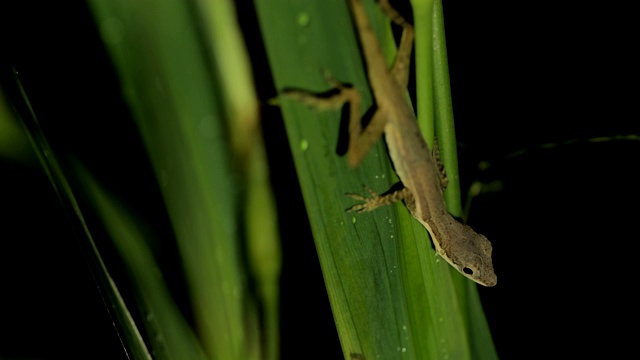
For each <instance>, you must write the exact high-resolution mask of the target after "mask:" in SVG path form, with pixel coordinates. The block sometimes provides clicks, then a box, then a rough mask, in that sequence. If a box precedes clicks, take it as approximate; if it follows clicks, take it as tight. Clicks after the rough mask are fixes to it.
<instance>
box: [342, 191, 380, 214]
mask: <svg viewBox="0 0 640 360" xmlns="http://www.w3.org/2000/svg"><path fill="white" fill-rule="evenodd" d="M363 187H364V188H365V189H366V190H367V192H369V194H371V197H366V196H362V195H358V194H353V193H347V194H345V195H347V196H348V197H350V198H352V199H356V200H358V201H362V203H360V204H356V205H353V206H351V207H350V208H348V209H347V212H352V211H353V212H358V213H360V212H366V211H371V210H374V209H376V208H378V207H379V206H380V205H381V204H380V203H381V201H380V200H381V197H380V195H378V193H377V192H375V191H374V190H373V189H372V188H370V187H368V186H367V185H363Z"/></svg>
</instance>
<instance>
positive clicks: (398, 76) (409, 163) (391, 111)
mask: <svg viewBox="0 0 640 360" xmlns="http://www.w3.org/2000/svg"><path fill="white" fill-rule="evenodd" d="M349 6H350V9H351V13H352V18H353V21H354V24H355V28H356V32H357V34H358V37H359V40H360V44H361V47H362V51H363V57H364V60H365V63H366V65H367V76H368V79H369V85H370V87H371V90H372V92H373V95H374V99H375V103H376V109H375V112H374V113H373V116H372V117H371V120H370V122H369V124H368V125H367V126H366V127H364V128H363V127H362V123H361V118H360V111H361V108H360V105H361V98H360V93H359V92H358V90H357V89H355V88H353V87H349V86H346V85H344V84H342V83H340V82H338V81H337V80H335V79H333V78H331V77H330V76H329V75H327V74H325V78H326V80H327V81H328V82H329V84H330V85H332V86H334V88H335V89H334V90H335V91H334V92H335V93H333V94H332V95H331V96H327V97H320V96H318V95H317V94H313V93H311V92H307V91H303V90H285V91H283V92H282V94H281V95H284V96H285V97H288V98H293V99H296V100H298V101H301V102H303V103H306V104H307V105H310V106H314V107H316V108H320V109H339V108H341V107H342V106H344V105H345V104H346V103H350V113H349V145H348V149H347V161H348V163H349V165H350V166H351V167H355V166H357V165H358V164H360V162H361V161H362V160H363V159H364V157H365V155H366V154H367V153H368V152H369V150H370V149H371V148H372V146H373V145H374V143H375V142H376V141H377V140H378V139H379V138H380V137H382V135H383V134H384V138H385V141H386V144H387V149H388V153H389V156H390V158H391V161H392V163H393V166H394V169H395V172H396V174H397V175H398V178H399V179H400V182H401V185H402V188H400V189H397V190H394V191H391V192H389V193H387V194H385V195H378V194H377V193H375V192H374V191H373V190H371V189H369V188H367V190H368V191H369V193H370V195H371V197H363V196H360V195H354V194H347V195H349V196H351V197H353V198H355V199H357V200H359V201H361V203H359V204H356V205H354V206H352V207H350V208H349V209H347V211H355V212H366V211H372V210H375V209H376V208H378V207H380V206H383V205H388V204H391V203H394V202H397V201H400V200H403V201H404V203H405V206H406V207H407V209H408V210H409V212H410V213H411V215H412V216H413V217H414V218H415V219H417V220H418V221H419V222H420V223H421V224H422V225H423V226H424V227H425V228H426V229H427V231H428V232H429V235H430V236H431V240H432V242H433V244H434V247H435V250H436V252H437V254H438V255H439V256H440V257H442V258H443V259H444V260H445V261H447V262H448V263H449V264H450V265H452V266H453V267H454V268H455V269H456V270H458V271H459V272H460V273H461V274H462V275H464V276H465V277H467V278H469V279H471V280H473V281H475V282H476V283H479V284H481V285H484V286H494V285H495V284H496V282H497V277H496V275H495V273H494V270H493V263H492V260H491V253H492V246H491V243H490V242H489V240H488V239H487V238H486V237H485V236H484V235H481V234H478V233H476V232H475V231H474V230H473V229H471V227H469V226H467V225H465V224H462V223H460V222H458V221H457V220H456V219H455V218H454V217H453V216H451V214H449V212H448V211H447V207H446V204H445V202H444V197H443V186H446V185H445V184H444V178H443V177H442V176H441V175H442V171H443V169H440V168H439V165H438V163H437V161H436V159H435V157H436V156H434V155H432V153H431V152H430V151H429V147H428V146H427V144H426V142H425V141H424V138H423V137H422V133H421V131H420V128H419V126H418V122H417V120H416V116H415V114H414V112H413V109H412V108H411V106H410V105H409V104H408V102H407V100H406V99H405V96H404V92H405V90H406V87H407V84H408V81H409V70H410V69H409V64H410V61H411V52H412V50H413V38H414V30H413V26H412V25H411V24H409V23H408V22H407V21H406V20H405V19H404V18H403V17H402V16H401V15H400V14H399V13H398V12H397V11H396V10H395V9H393V8H392V7H391V5H390V4H389V3H388V0H380V1H379V6H380V7H381V8H382V10H383V11H384V13H385V14H386V15H387V16H388V17H389V18H390V19H391V20H392V21H393V22H394V23H396V24H398V25H400V26H402V29H403V31H402V36H401V39H400V44H399V45H398V52H397V54H396V58H395V61H394V63H393V65H392V67H391V69H389V67H388V66H387V62H386V60H385V57H384V55H383V53H382V50H381V47H380V44H379V42H378V39H377V37H376V35H375V33H374V30H373V28H372V27H371V24H370V22H369V19H368V17H367V14H366V12H365V9H364V7H363V4H362V0H349ZM434 149H437V147H435V146H434ZM434 153H437V151H434ZM392 189H393V188H392Z"/></svg>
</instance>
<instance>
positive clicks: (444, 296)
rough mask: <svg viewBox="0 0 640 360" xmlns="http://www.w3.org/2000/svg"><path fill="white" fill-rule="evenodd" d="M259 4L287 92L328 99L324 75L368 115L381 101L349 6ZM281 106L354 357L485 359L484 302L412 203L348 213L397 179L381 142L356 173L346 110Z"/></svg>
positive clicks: (376, 17)
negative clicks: (347, 147)
mask: <svg viewBox="0 0 640 360" xmlns="http://www.w3.org/2000/svg"><path fill="white" fill-rule="evenodd" d="M255 4H256V8H257V13H258V18H259V22H260V26H261V29H262V34H263V40H264V42H265V48H266V50H267V55H268V58H269V61H270V65H271V68H272V71H273V74H274V79H275V82H276V88H277V89H284V88H298V89H306V90H310V91H317V92H321V91H326V90H329V89H330V86H329V85H328V84H327V83H326V82H325V81H324V80H323V77H322V75H321V70H322V69H325V70H328V71H329V72H330V73H331V74H332V76H333V77H335V78H336V79H338V80H340V81H343V82H347V83H352V84H353V85H354V86H355V87H356V88H358V89H359V90H360V91H361V92H362V93H363V102H364V104H363V108H362V109H360V110H361V112H362V113H364V112H365V111H366V109H367V108H368V107H369V106H370V105H371V96H370V95H369V91H368V85H367V81H366V76H365V71H364V68H363V63H362V59H361V55H360V53H359V50H358V49H359V48H358V43H357V41H356V36H355V34H354V32H353V27H352V24H351V18H350V14H349V10H348V6H347V2H345V1H325V2H295V1H286V0H271V1H256V2H255ZM366 6H367V8H368V12H369V15H370V18H371V19H373V20H372V21H373V25H374V27H375V29H376V32H377V33H378V35H379V38H381V39H385V43H384V44H383V48H385V49H387V48H389V47H390V46H389V43H388V41H389V39H390V38H391V37H390V36H389V34H388V29H389V27H388V21H387V20H386V19H385V17H384V16H383V15H382V14H381V12H380V11H379V9H377V8H376V7H375V6H374V3H373V2H369V1H367V2H366ZM430 13H432V10H429V11H428V12H427V14H430ZM418 14H420V13H418ZM429 16H430V15H429ZM430 20H431V18H430V17H429V18H427V20H426V21H428V24H427V25H426V26H430V25H429V24H430V23H431V21H430ZM427 54H430V52H427ZM428 56H431V55H428ZM423 60H424V59H423ZM418 62H419V63H420V60H418ZM430 63H431V61H429V62H427V64H430ZM421 64H422V63H421ZM427 81H428V82H431V81H432V80H429V79H427ZM428 102H430V104H431V105H429V104H427V105H425V106H424V107H422V108H421V109H423V110H422V112H424V113H427V112H430V113H433V111H434V110H433V100H432V97H431V100H428ZM281 103H282V111H283V114H284V117H285V125H286V128H287V133H288V136H289V141H290V145H291V150H292V153H293V157H294V161H295V165H296V169H297V171H298V177H299V179H300V184H301V188H302V192H303V196H304V199H305V204H306V208H307V212H308V215H309V218H310V222H311V226H312V231H313V234H314V241H315V244H316V248H317V251H318V256H319V258H320V263H321V266H322V270H323V274H324V278H325V283H326V286H327V290H328V293H329V298H330V301H331V306H332V309H333V314H334V319H335V322H336V326H337V329H338V333H339V336H340V341H341V343H342V348H343V352H344V356H345V358H346V359H350V358H352V357H354V356H355V357H356V358H357V356H358V354H359V355H363V356H364V358H366V359H377V358H381V359H394V358H405V359H446V358H450V359H465V358H472V357H476V356H480V355H479V354H475V353H474V352H473V351H475V350H473V349H476V348H478V347H475V346H474V347H473V349H472V347H471V344H472V342H473V341H472V340H471V339H470V336H474V335H473V334H471V332H470V331H469V327H468V326H469V323H470V321H469V315H468V311H467V310H468V309H469V308H471V309H473V310H474V311H476V312H475V313H474V314H475V315H476V317H477V314H478V311H479V309H480V308H479V307H477V306H475V304H478V303H477V301H478V299H477V297H475V298H474V297H473V296H467V295H466V294H467V292H474V291H475V287H474V286H473V285H472V286H471V288H470V290H468V287H469V284H468V280H466V279H464V278H463V277H462V276H461V275H459V274H457V273H456V272H455V271H452V269H450V267H449V266H448V265H447V264H446V262H444V261H441V260H440V259H439V258H438V257H437V256H436V255H435V253H434V251H433V249H432V247H431V244H430V243H429V239H428V237H427V234H426V230H425V229H424V228H423V227H422V226H421V225H420V224H419V223H418V222H417V221H415V220H413V219H412V217H411V216H410V215H409V213H408V211H407V210H406V209H405V208H404V207H403V206H402V204H397V205H394V206H389V207H387V208H383V209H377V210H376V211H374V212H372V213H365V214H358V215H353V214H351V213H345V211H344V209H345V208H347V207H349V206H350V205H352V204H353V201H352V200H350V199H349V198H347V197H345V196H344V193H345V192H361V191H363V190H362V184H366V185H368V186H370V187H372V188H373V189H374V190H376V191H378V192H383V191H385V190H387V189H388V188H389V187H390V186H391V185H392V184H393V183H394V182H395V181H396V179H395V175H394V174H393V171H392V169H391V166H390V163H389V160H388V156H387V154H386V151H385V148H384V144H383V142H382V141H380V142H379V144H378V145H377V146H376V147H375V148H374V149H373V150H372V151H371V153H370V154H369V155H368V156H367V157H366V158H365V161H364V162H363V163H362V164H361V165H360V166H359V167H358V168H357V169H351V168H349V167H348V166H347V165H346V161H345V159H343V158H341V157H340V156H339V154H337V153H336V147H337V143H338V137H339V134H340V111H334V112H319V111H318V110H315V109H309V108H307V107H305V106H304V105H302V104H300V103H297V102H295V101H290V100H284V99H283V100H281ZM431 118H433V116H431ZM431 126H433V125H431ZM458 201H459V199H458ZM471 301H475V304H474V305H473V306H472V305H470V304H469V303H468V302H471ZM480 314H481V312H480ZM481 317H482V316H481ZM474 319H475V318H474ZM485 329H486V328H482V330H485ZM474 330H475V328H474ZM487 339H488V340H487ZM484 340H485V341H489V342H490V337H488V336H485V338H484ZM488 348H490V349H492V346H488Z"/></svg>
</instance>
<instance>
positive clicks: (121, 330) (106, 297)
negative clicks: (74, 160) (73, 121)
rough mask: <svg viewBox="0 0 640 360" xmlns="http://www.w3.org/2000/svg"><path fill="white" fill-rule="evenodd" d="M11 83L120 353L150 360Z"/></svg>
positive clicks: (26, 102) (39, 132)
mask: <svg viewBox="0 0 640 360" xmlns="http://www.w3.org/2000/svg"><path fill="white" fill-rule="evenodd" d="M15 81H16V83H15V85H16V90H17V91H16V93H18V94H21V96H22V99H21V100H22V101H21V102H18V100H16V102H15V103H14V106H15V113H16V114H18V116H19V118H20V120H21V121H22V124H23V126H24V128H25V129H26V132H27V136H28V137H29V140H30V142H31V145H32V146H33V149H34V150H35V153H36V155H37V156H38V159H39V160H40V164H41V165H42V168H43V170H44V171H45V173H46V174H47V177H48V178H49V180H50V181H51V185H52V186H53V189H54V190H55V192H56V194H57V195H58V198H59V199H60V202H61V203H62V206H63V207H64V209H65V211H66V213H67V214H68V216H69V218H70V220H71V222H72V225H73V226H74V228H75V230H76V232H77V233H78V235H79V236H80V237H81V240H80V244H81V247H82V249H83V251H84V253H85V255H86V258H87V263H88V264H89V267H90V269H91V273H92V275H93V277H94V279H95V280H96V282H97V284H98V288H99V289H100V291H101V295H102V299H103V301H104V303H105V307H106V310H107V311H108V312H109V315H110V316H111V318H112V319H113V321H114V325H115V328H116V331H118V336H119V337H120V339H121V341H122V343H123V347H124V351H125V352H126V353H127V355H128V356H129V357H130V358H133V359H136V360H137V359H151V355H150V354H149V351H148V350H147V347H146V345H145V342H144V340H143V339H142V336H141V335H140V332H139V331H138V327H137V325H136V324H135V322H134V321H133V318H132V316H131V314H130V312H129V310H128V308H127V305H126V304H125V302H124V300H123V299H122V296H121V295H120V292H119V290H118V287H117V286H116V284H115V282H114V281H113V278H112V277H111V275H110V274H109V271H108V270H107V267H106V266H105V263H104V261H103V259H102V256H101V255H100V252H99V251H98V248H97V247H96V244H95V242H94V241H93V237H92V235H91V232H90V230H89V228H88V227H87V225H86V223H85V219H84V215H83V214H82V211H81V210H80V207H79V205H78V202H77V200H76V196H75V194H74V192H73V191H72V189H71V186H70V185H69V182H68V180H67V177H66V176H65V173H64V172H63V171H62V168H61V166H60V163H59V162H58V159H57V157H56V154H55V153H54V151H53V150H52V149H51V146H49V142H48V141H47V139H46V137H45V136H44V134H43V133H42V130H41V128H40V125H39V124H38V120H37V118H36V116H35V113H34V112H33V109H32V108H31V104H30V102H29V99H28V97H27V95H26V94H25V92H24V89H23V88H22V85H21V84H20V81H19V80H18V77H17V76H15Z"/></svg>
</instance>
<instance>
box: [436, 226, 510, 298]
mask: <svg viewBox="0 0 640 360" xmlns="http://www.w3.org/2000/svg"><path fill="white" fill-rule="evenodd" d="M449 227H450V230H452V232H451V233H452V234H456V236H452V237H451V238H449V239H447V240H448V241H446V242H444V243H442V242H440V244H438V245H439V246H438V245H436V251H437V252H438V254H439V255H440V256H441V257H442V258H443V259H445V260H446V261H447V262H448V263H449V264H451V265H452V266H453V267H454V268H456V270H458V271H459V272H460V273H461V274H462V275H464V276H466V277H468V278H469V279H471V280H473V281H475V282H477V283H478V284H480V285H484V286H494V285H495V284H496V283H497V281H498V278H497V277H496V274H495V273H494V272H493V263H492V261H491V252H492V250H493V248H492V247H491V243H490V242H489V240H487V238H486V237H485V236H484V235H481V234H478V233H476V232H475V231H473V229H471V228H470V227H469V226H467V225H463V224H461V223H459V222H457V221H455V220H454V219H451V221H450V222H449Z"/></svg>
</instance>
